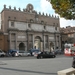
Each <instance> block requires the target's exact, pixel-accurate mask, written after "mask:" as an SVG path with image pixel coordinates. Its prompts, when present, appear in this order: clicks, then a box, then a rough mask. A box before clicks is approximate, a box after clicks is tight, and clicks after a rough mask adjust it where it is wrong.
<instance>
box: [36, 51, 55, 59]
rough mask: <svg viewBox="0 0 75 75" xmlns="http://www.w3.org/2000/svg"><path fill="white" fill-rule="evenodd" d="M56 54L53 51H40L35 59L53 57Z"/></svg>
mask: <svg viewBox="0 0 75 75" xmlns="http://www.w3.org/2000/svg"><path fill="white" fill-rule="evenodd" d="M55 57H56V55H55V54H54V52H47V51H46V52H45V51H44V52H41V53H40V54H38V55H37V59H39V58H40V59H41V58H55Z"/></svg>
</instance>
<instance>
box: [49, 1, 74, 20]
mask: <svg viewBox="0 0 75 75" xmlns="http://www.w3.org/2000/svg"><path fill="white" fill-rule="evenodd" d="M48 1H49V2H50V3H51V4H52V8H53V9H54V10H55V13H57V14H59V15H60V17H64V18H65V19H73V20H75V0H48Z"/></svg>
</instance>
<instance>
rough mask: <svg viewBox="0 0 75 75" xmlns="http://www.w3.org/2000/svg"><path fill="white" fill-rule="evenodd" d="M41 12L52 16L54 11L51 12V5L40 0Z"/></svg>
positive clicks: (44, 0)
mask: <svg viewBox="0 0 75 75" xmlns="http://www.w3.org/2000/svg"><path fill="white" fill-rule="evenodd" d="M40 7H41V12H44V13H48V14H51V15H52V14H53V12H54V10H52V6H51V4H50V3H49V2H48V1H46V0H40Z"/></svg>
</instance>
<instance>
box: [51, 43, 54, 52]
mask: <svg viewBox="0 0 75 75" xmlns="http://www.w3.org/2000/svg"><path fill="white" fill-rule="evenodd" d="M53 49H54V44H53V42H51V43H50V52H51V51H53Z"/></svg>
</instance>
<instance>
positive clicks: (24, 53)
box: [18, 51, 31, 56]
mask: <svg viewBox="0 0 75 75" xmlns="http://www.w3.org/2000/svg"><path fill="white" fill-rule="evenodd" d="M18 56H31V54H30V53H29V52H27V51H19V53H18Z"/></svg>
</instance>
